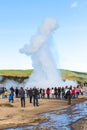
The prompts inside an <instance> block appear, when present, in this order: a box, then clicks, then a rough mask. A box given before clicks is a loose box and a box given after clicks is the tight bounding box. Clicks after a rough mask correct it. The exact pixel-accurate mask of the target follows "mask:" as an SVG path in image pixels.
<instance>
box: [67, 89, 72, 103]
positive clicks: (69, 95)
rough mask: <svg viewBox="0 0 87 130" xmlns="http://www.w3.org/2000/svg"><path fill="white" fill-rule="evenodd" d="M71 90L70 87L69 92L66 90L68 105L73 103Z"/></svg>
mask: <svg viewBox="0 0 87 130" xmlns="http://www.w3.org/2000/svg"><path fill="white" fill-rule="evenodd" d="M71 95H72V94H71V90H70V88H68V90H67V92H66V97H67V100H68V105H70V104H71Z"/></svg>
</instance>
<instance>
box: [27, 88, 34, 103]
mask: <svg viewBox="0 0 87 130" xmlns="http://www.w3.org/2000/svg"><path fill="white" fill-rule="evenodd" d="M28 95H29V99H30V103H32V96H33V94H32V88H30V89H29V90H28Z"/></svg>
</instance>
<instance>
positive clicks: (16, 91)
mask: <svg viewBox="0 0 87 130" xmlns="http://www.w3.org/2000/svg"><path fill="white" fill-rule="evenodd" d="M18 93H19V90H18V88H17V87H16V89H15V96H16V98H18Z"/></svg>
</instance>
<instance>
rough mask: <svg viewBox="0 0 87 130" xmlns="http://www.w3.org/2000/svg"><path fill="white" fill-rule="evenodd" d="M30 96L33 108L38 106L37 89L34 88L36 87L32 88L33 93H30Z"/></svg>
mask: <svg viewBox="0 0 87 130" xmlns="http://www.w3.org/2000/svg"><path fill="white" fill-rule="evenodd" d="M32 94H33V105H34V106H38V94H39V92H38V89H37V88H36V86H35V87H34V88H33V91H32Z"/></svg>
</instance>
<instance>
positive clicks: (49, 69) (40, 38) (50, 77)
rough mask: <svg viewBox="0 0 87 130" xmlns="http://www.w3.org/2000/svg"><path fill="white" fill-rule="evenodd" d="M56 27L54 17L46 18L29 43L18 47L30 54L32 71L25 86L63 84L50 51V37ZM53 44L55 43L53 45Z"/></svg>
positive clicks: (45, 86)
mask: <svg viewBox="0 0 87 130" xmlns="http://www.w3.org/2000/svg"><path fill="white" fill-rule="evenodd" d="M57 28H58V25H57V21H56V19H53V18H47V19H45V20H44V23H43V24H42V26H41V27H40V28H39V32H38V35H35V36H33V37H32V38H31V43H30V44H26V45H24V47H23V48H22V49H20V52H21V53H24V54H26V55H28V56H31V59H32V66H33V68H34V71H33V73H32V74H31V76H30V78H29V79H28V80H27V82H26V84H25V87H34V86H37V87H43V88H47V87H58V86H61V85H63V84H64V82H63V81H62V79H61V76H60V73H59V72H58V70H57V67H56V65H55V61H54V59H53V56H52V53H51V49H50V46H51V43H50V42H49V41H50V37H52V33H53V32H54V31H55V30H56V29H57ZM54 46H55V45H54Z"/></svg>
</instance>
